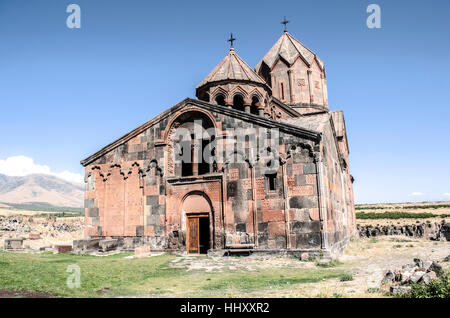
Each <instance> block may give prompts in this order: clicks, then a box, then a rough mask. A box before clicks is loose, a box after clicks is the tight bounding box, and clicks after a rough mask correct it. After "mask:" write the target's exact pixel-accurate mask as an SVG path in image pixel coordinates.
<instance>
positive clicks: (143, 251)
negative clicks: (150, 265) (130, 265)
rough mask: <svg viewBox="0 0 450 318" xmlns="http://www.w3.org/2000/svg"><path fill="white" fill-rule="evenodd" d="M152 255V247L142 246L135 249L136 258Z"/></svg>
mask: <svg viewBox="0 0 450 318" xmlns="http://www.w3.org/2000/svg"><path fill="white" fill-rule="evenodd" d="M150 255H151V251H150V245H142V246H138V247H136V248H135V249H134V257H135V258H141V257H149V256H150Z"/></svg>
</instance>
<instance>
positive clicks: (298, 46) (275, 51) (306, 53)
mask: <svg viewBox="0 0 450 318" xmlns="http://www.w3.org/2000/svg"><path fill="white" fill-rule="evenodd" d="M299 57H300V58H301V59H302V60H303V61H304V62H305V63H306V64H307V65H308V66H311V65H312V64H313V62H314V60H316V61H317V63H318V64H319V66H320V68H321V69H322V70H323V68H324V63H323V61H322V60H321V59H320V58H318V57H317V55H316V54H315V53H314V52H312V51H311V50H310V49H308V48H307V47H306V46H304V45H303V44H302V43H301V42H300V41H298V40H297V39H296V38H294V37H293V36H292V35H291V34H289V33H288V32H287V31H286V32H284V33H283V35H282V36H281V37H280V38H279V39H278V41H277V42H276V43H275V45H274V46H273V47H272V48H271V49H270V50H269V52H267V54H266V55H265V56H264V58H263V59H262V60H261V61H260V62H259V63H258V65H256V72H257V73H258V74H259V71H260V70H261V66H262V63H263V62H264V63H265V64H266V65H267V66H268V67H269V68H273V66H274V64H275V63H276V62H277V61H278V59H279V58H282V59H284V60H285V61H286V62H287V63H288V64H289V65H292V64H294V62H295V61H296V60H297V58H299Z"/></svg>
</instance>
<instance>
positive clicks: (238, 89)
mask: <svg viewBox="0 0 450 318" xmlns="http://www.w3.org/2000/svg"><path fill="white" fill-rule="evenodd" d="M236 95H241V96H242V98H243V99H244V100H245V99H248V93H247V91H246V90H245V89H243V88H242V87H241V86H239V85H236V86H235V87H234V88H233V89H232V90H231V91H230V95H229V96H230V97H231V100H233V99H234V97H235V96H236Z"/></svg>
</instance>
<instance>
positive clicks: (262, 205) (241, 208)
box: [85, 112, 332, 250]
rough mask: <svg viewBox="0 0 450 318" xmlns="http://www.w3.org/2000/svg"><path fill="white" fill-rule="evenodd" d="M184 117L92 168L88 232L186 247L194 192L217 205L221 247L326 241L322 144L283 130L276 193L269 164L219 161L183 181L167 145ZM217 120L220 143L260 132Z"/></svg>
mask: <svg viewBox="0 0 450 318" xmlns="http://www.w3.org/2000/svg"><path fill="white" fill-rule="evenodd" d="M179 113H180V112H175V113H173V114H172V115H171V116H169V117H168V118H165V119H163V120H162V121H161V122H159V123H157V124H155V125H154V126H152V127H150V128H148V129H147V130H146V131H144V132H142V133H141V134H140V135H138V136H136V137H134V138H133V139H131V140H129V141H127V142H125V143H124V144H122V145H121V146H119V147H117V148H116V149H115V150H112V151H110V152H108V153H106V154H105V155H103V156H102V157H100V158H98V159H97V160H96V161H95V162H93V163H91V164H90V165H88V166H87V167H86V181H87V183H86V206H85V207H86V209H85V210H86V235H88V236H92V237H97V236H100V237H119V238H123V237H129V238H132V239H134V240H136V241H138V242H145V243H148V244H150V246H151V248H152V249H153V250H162V249H173V250H184V249H185V242H186V227H185V214H183V211H181V209H182V206H183V200H184V199H185V198H186V196H187V195H188V194H189V193H190V192H199V193H203V194H205V195H206V196H207V197H208V198H209V200H210V201H211V209H212V211H211V217H210V218H211V220H212V221H211V231H212V233H213V235H212V237H213V240H212V242H211V246H213V248H214V249H223V248H226V247H229V246H233V245H237V244H253V245H255V246H256V248H258V249H269V250H275V249H286V248H288V249H292V250H313V249H315V250H320V248H321V246H322V244H323V242H322V241H321V223H320V218H319V192H318V182H317V179H318V177H317V167H316V164H315V162H314V156H313V153H314V152H315V151H317V150H318V145H316V144H314V142H312V141H310V140H305V139H303V138H300V137H297V136H294V135H291V134H289V133H287V132H282V131H281V132H280V134H279V136H278V137H275V136H274V137H273V138H278V139H277V140H276V142H277V143H279V144H280V148H279V152H280V154H281V158H282V159H283V160H282V161H283V162H282V164H280V166H279V167H278V170H277V176H276V189H274V190H273V191H270V190H269V184H268V183H269V181H268V179H267V177H266V176H265V175H264V173H263V169H262V165H263V164H264V163H263V162H262V161H261V162H254V163H252V164H249V162H248V161H247V162H245V161H244V162H226V163H223V164H221V163H219V165H218V169H217V171H216V172H213V173H211V174H209V175H203V176H192V177H189V178H187V177H185V178H181V177H179V171H177V169H176V165H174V164H173V162H171V161H170V160H168V159H169V158H168V157H169V153H170V149H171V145H170V144H167V145H166V144H165V141H164V140H163V139H164V132H165V131H166V130H167V129H169V128H170V127H168V126H170V123H171V121H170V119H171V118H173V117H176V116H178V115H179ZM211 116H212V118H214V120H215V123H216V125H217V127H219V130H220V134H221V136H217V140H218V141H220V142H224V143H225V142H230V141H231V142H234V140H235V137H236V136H235V135H233V133H232V132H231V130H230V129H231V128H233V129H234V128H244V129H245V128H256V129H261V127H259V126H258V125H257V124H256V123H249V122H246V121H243V120H241V119H239V118H234V117H230V116H226V115H223V114H220V113H212V114H211ZM269 143H270V142H269ZM293 148H295V150H292V149H293ZM252 149H253V148H252V147H251V145H250V143H248V142H246V143H245V146H244V149H243V151H242V152H241V153H240V154H239V155H240V156H244V157H245V158H249V155H250V153H251V151H252ZM224 157H225V156H224ZM287 157H288V158H287ZM284 158H287V159H285V160H284ZM222 171H223V172H222ZM186 179H189V180H187V181H186ZM330 219H332V217H331V218H330ZM255 222H256V223H255ZM255 224H256V225H255Z"/></svg>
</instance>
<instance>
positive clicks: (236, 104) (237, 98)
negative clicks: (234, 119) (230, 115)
mask: <svg viewBox="0 0 450 318" xmlns="http://www.w3.org/2000/svg"><path fill="white" fill-rule="evenodd" d="M233 108H234V109H237V110H240V111H242V112H243V111H245V108H244V97H242V95H239V94H236V95H234V97H233Z"/></svg>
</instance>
